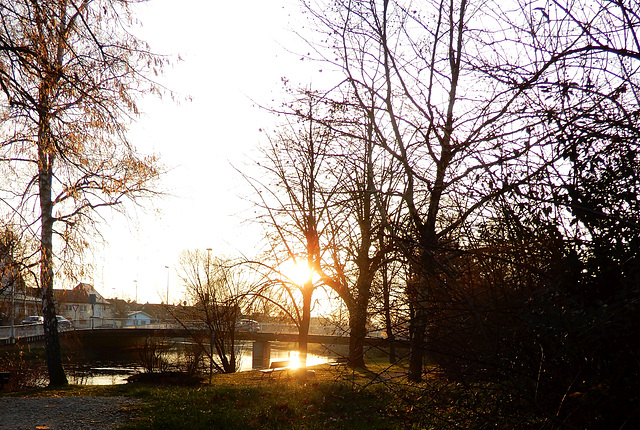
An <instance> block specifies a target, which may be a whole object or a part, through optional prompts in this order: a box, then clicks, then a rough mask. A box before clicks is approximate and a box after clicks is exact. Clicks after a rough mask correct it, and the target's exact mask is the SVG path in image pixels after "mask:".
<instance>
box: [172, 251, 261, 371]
mask: <svg viewBox="0 0 640 430" xmlns="http://www.w3.org/2000/svg"><path fill="white" fill-rule="evenodd" d="M241 267H242V266H239V265H236V264H234V263H233V262H232V261H231V260H229V259H222V258H217V257H211V255H210V251H207V252H206V254H205V252H204V251H201V250H194V251H184V252H183V253H182V254H181V256H180V262H179V269H178V272H179V276H180V278H181V280H182V283H183V284H184V286H185V288H186V291H187V296H188V299H189V300H188V302H187V303H188V304H190V306H188V307H180V306H178V307H176V308H171V307H168V309H169V310H170V311H171V312H172V314H173V316H174V318H175V319H176V320H177V321H178V323H179V324H180V325H181V326H182V327H183V328H184V329H186V330H187V331H189V332H190V333H191V338H192V340H194V341H195V342H196V343H197V345H198V346H199V347H200V350H201V352H202V353H203V354H204V355H205V356H206V357H207V358H208V361H209V375H210V377H211V375H212V374H213V370H215V371H217V372H220V373H233V372H236V371H237V370H238V369H239V367H240V361H239V360H238V354H239V351H238V344H237V343H236V339H235V326H236V322H237V320H238V318H239V317H240V315H241V302H242V299H243V297H244V295H245V294H246V293H247V290H248V286H247V284H246V283H247V280H246V279H243V278H242V271H241V270H240V269H241Z"/></svg>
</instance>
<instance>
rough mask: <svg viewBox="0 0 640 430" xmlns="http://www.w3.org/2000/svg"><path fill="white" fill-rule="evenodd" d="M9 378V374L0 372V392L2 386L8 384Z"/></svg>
mask: <svg viewBox="0 0 640 430" xmlns="http://www.w3.org/2000/svg"><path fill="white" fill-rule="evenodd" d="M10 376H11V373H9V372H0V390H2V387H4V384H7V383H8V382H9V377H10Z"/></svg>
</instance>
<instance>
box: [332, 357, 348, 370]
mask: <svg viewBox="0 0 640 430" xmlns="http://www.w3.org/2000/svg"><path fill="white" fill-rule="evenodd" d="M348 362H349V359H348V358H347V357H338V358H336V359H335V360H333V361H330V362H329V363H328V364H329V368H330V369H337V368H338V367H341V366H346V365H347V363H348Z"/></svg>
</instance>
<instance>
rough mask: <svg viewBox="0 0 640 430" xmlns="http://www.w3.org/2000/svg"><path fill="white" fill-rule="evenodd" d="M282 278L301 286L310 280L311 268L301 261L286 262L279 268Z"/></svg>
mask: <svg viewBox="0 0 640 430" xmlns="http://www.w3.org/2000/svg"><path fill="white" fill-rule="evenodd" d="M281 270H282V273H283V274H284V276H286V277H287V278H289V279H290V280H292V281H293V282H295V283H296V284H298V285H302V284H304V283H305V282H307V281H308V280H309V279H311V276H312V274H313V272H312V270H311V268H310V267H309V266H308V265H307V264H306V263H305V262H303V261H296V262H294V261H292V260H288V261H287V262H286V263H284V264H283V265H282V266H281Z"/></svg>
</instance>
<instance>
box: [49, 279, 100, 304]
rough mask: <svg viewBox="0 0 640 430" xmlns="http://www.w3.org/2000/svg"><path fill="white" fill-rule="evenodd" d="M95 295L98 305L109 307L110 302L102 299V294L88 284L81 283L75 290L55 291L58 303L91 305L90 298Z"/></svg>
mask: <svg viewBox="0 0 640 430" xmlns="http://www.w3.org/2000/svg"><path fill="white" fill-rule="evenodd" d="M92 294H95V296H96V303H97V304H102V305H108V304H109V302H108V301H106V300H105V299H104V297H102V295H101V294H100V293H98V292H97V291H96V289H95V288H93V285H91V284H86V283H83V282H81V283H79V284H78V285H76V287H75V288H74V289H73V290H62V289H55V290H53V295H54V297H55V299H56V301H57V302H58V303H87V304H88V303H89V297H90V296H91V295H92Z"/></svg>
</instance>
